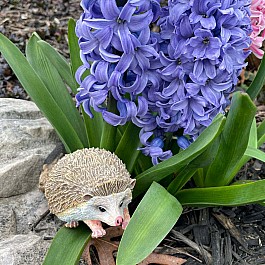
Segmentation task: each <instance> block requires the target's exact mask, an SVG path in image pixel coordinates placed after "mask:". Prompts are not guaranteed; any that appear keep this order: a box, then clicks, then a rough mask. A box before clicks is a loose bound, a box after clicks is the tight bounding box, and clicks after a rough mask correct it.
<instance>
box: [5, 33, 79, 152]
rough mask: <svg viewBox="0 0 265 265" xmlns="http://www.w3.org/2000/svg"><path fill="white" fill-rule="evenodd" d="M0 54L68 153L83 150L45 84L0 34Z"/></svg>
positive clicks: (21, 55)
mask: <svg viewBox="0 0 265 265" xmlns="http://www.w3.org/2000/svg"><path fill="white" fill-rule="evenodd" d="M0 52H1V53H2V55H3V56H4V58H5V59H6V60H7V62H8V64H9V65H10V67H11V68H12V69H13V71H14V73H15V75H16V76H17V78H18V79H19V81H20V83H21V84H22V86H23V87H24V89H25V90H26V91H27V93H28V94H29V96H30V97H31V99H32V100H33V101H34V102H35V103H36V105H37V106H38V107H39V108H40V110H41V111H42V112H43V114H44V115H45V116H46V117H47V119H48V120H49V121H50V123H51V124H52V126H53V127H54V128H55V129H56V131H57V133H58V135H59V137H60V139H61V140H62V142H63V143H64V145H65V148H66V150H67V151H68V152H70V151H72V152H73V151H75V150H76V149H80V148H83V147H84V146H83V143H82V141H81V140H80V138H79V136H78V135H77V133H76V131H75V130H74V128H73V127H72V125H71V124H70V122H69V120H68V118H67V117H66V114H65V113H64V112H63V111H62V110H61V109H60V107H59V106H58V105H57V102H56V101H55V100H54V99H53V97H52V96H51V94H50V92H49V91H48V89H47V87H46V86H45V84H44V83H43V82H42V80H41V79H40V77H39V76H38V75H37V74H36V72H35V70H34V69H33V67H32V66H31V65H30V64H29V63H28V61H27V60H26V58H25V57H24V55H23V54H22V53H21V52H20V51H19V49H18V48H17V47H16V46H15V45H14V44H13V43H12V42H11V41H9V40H8V39H7V38H6V37H5V36H4V35H2V34H0Z"/></svg>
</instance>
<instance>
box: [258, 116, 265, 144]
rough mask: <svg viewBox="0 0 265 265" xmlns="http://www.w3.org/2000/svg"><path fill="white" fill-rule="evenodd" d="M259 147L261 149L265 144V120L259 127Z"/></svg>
mask: <svg viewBox="0 0 265 265" xmlns="http://www.w3.org/2000/svg"><path fill="white" fill-rule="evenodd" d="M257 134H258V147H260V146H261V145H262V144H263V143H264V142H265V120H263V121H262V123H261V124H260V125H259V127H258V130H257Z"/></svg>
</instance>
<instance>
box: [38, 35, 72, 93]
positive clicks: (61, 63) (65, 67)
mask: <svg viewBox="0 0 265 265" xmlns="http://www.w3.org/2000/svg"><path fill="white" fill-rule="evenodd" d="M38 45H39V47H40V48H41V50H42V51H43V53H44V54H45V56H46V57H47V58H48V59H49V60H50V62H51V63H52V64H53V65H54V67H55V68H56V70H57V71H58V73H59V74H60V76H61V77H62V78H63V80H64V81H65V82H66V84H67V85H68V86H69V87H70V88H71V90H72V91H73V90H74V89H75V88H76V87H77V84H76V81H75V79H74V78H73V75H72V72H71V67H70V65H69V63H68V62H67V60H66V59H65V58H64V57H63V56H62V55H61V54H60V53H59V52H57V51H56V50H55V49H54V48H53V47H52V46H51V45H50V44H49V43H47V42H46V41H43V40H39V41H38Z"/></svg>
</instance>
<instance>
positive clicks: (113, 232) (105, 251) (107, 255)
mask: <svg viewBox="0 0 265 265" xmlns="http://www.w3.org/2000/svg"><path fill="white" fill-rule="evenodd" d="M106 232H107V234H106V236H104V237H101V238H92V239H91V240H90V241H89V242H88V245H87V246H86V248H85V251H84V252H83V255H82V256H83V259H84V260H85V261H86V262H87V264H88V265H93V264H92V261H91V257H90V252H89V249H90V247H91V246H94V247H95V248H96V249H97V252H98V257H99V264H100V265H115V260H114V257H113V252H115V251H118V246H119V242H117V241H111V239H112V238H114V237H119V236H121V235H122V233H123V230H122V228H121V227H120V226H117V227H110V228H108V229H106Z"/></svg>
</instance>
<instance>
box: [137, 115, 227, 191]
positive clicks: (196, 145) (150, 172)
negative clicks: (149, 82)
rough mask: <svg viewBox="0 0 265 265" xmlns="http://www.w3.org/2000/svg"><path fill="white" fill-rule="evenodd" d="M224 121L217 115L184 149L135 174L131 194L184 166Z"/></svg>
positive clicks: (214, 134) (195, 155)
mask: <svg viewBox="0 0 265 265" xmlns="http://www.w3.org/2000/svg"><path fill="white" fill-rule="evenodd" d="M224 122H225V118H224V117H223V116H222V115H218V116H217V117H216V119H215V120H214V121H213V122H212V124H211V125H210V126H209V127H207V128H206V129H205V130H204V131H203V132H202V134H201V135H200V136H199V137H198V138H197V139H196V141H195V142H193V143H192V144H191V145H190V146H189V147H188V148H187V149H186V150H184V151H182V152H180V153H178V154H176V155H174V156H173V157H171V158H169V159H168V160H165V161H163V162H161V163H160V164H158V165H156V166H153V167H151V168H149V169H147V170H146V171H144V172H143V173H141V174H140V175H138V176H136V179H137V181H136V186H135V188H134V191H133V195H134V196H138V195H139V194H140V193H142V192H144V191H145V190H146V189H147V188H148V187H149V186H150V184H151V183H152V182H153V181H160V180H161V179H163V178H164V177H166V176H168V175H169V174H171V173H173V172H176V171H178V170H179V169H181V168H182V167H184V166H186V165H187V164H188V163H190V162H191V161H192V160H193V159H194V158H195V157H197V156H198V155H200V154H201V153H202V152H203V151H204V150H206V148H207V147H208V146H209V145H210V144H211V143H212V142H213V141H214V139H216V137H217V136H218V135H219V134H220V133H221V131H222V129H223V126H224Z"/></svg>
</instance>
